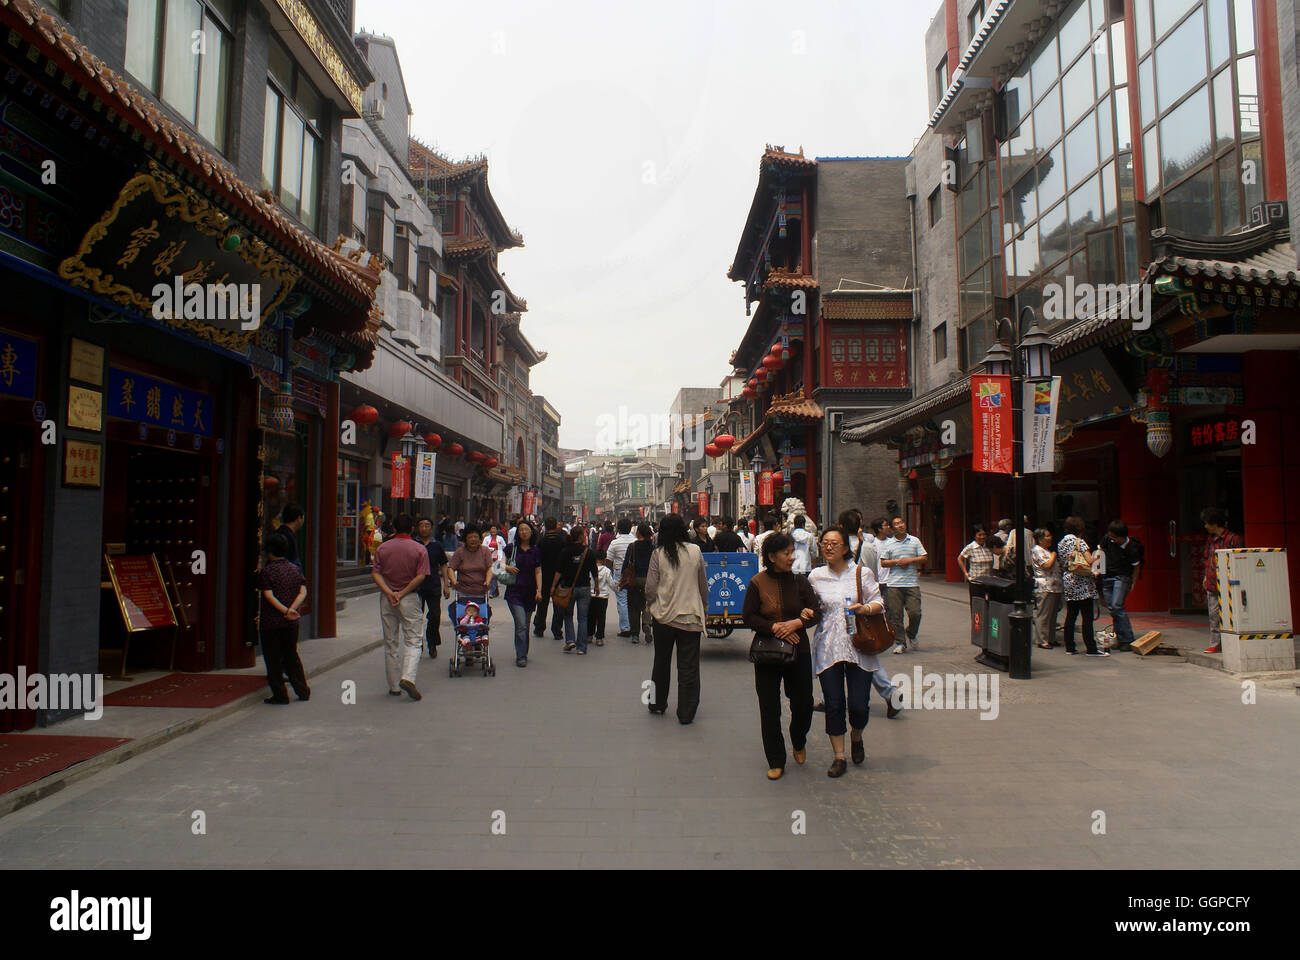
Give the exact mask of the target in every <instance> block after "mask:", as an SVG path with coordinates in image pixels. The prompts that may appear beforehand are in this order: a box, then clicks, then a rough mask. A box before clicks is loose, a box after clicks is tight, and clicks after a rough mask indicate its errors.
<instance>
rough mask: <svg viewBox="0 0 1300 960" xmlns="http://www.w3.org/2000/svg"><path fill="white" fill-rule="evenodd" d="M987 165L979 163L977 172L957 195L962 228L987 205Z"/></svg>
mask: <svg viewBox="0 0 1300 960" xmlns="http://www.w3.org/2000/svg"><path fill="white" fill-rule="evenodd" d="M987 177H988V172H987V167H985V166H984V165H983V164H981V165H980V168H979V172H978V173H977V174H976V175H975V177H974V179H972V180H971V182H970V183H968V184H967V185H966V186H965V187H963V188H962V191H961V193H960V195H959V207H960V212H961V226H962V228H963V229H964V228H965V227H966V226H967V225H968V224H970V223H973V222H974V221H975V219H976V218H977V217H979V215H980V214H981V213H983V212H984V208H985V207H986V206H987V205H988V200H987V199H986V198H987V196H988V194H987V193H986V190H987V182H988V181H987Z"/></svg>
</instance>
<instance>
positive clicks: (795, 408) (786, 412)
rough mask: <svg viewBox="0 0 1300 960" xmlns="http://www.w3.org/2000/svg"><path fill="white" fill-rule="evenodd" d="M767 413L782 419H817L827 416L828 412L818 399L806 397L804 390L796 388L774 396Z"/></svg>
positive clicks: (769, 415) (771, 416) (770, 416)
mask: <svg viewBox="0 0 1300 960" xmlns="http://www.w3.org/2000/svg"><path fill="white" fill-rule="evenodd" d="M767 415H768V417H769V418H773V417H775V418H779V419H781V420H808V421H816V420H821V419H822V418H823V417H825V416H826V413H825V411H823V410H822V407H821V404H820V403H818V402H817V401H816V400H813V399H812V398H811V397H805V396H804V395H803V391H802V390H795V391H794V392H793V393H787V394H785V395H784V396H781V397H773V398H772V402H771V404H769V406H768V408H767Z"/></svg>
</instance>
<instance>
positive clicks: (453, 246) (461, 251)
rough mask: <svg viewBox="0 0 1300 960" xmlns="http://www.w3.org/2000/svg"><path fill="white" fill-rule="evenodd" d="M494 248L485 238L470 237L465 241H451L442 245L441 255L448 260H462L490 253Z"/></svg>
mask: <svg viewBox="0 0 1300 960" xmlns="http://www.w3.org/2000/svg"><path fill="white" fill-rule="evenodd" d="M493 250H494V247H493V246H492V241H491V240H489V239H487V237H471V238H469V239H467V240H451V241H449V242H447V243H446V244H444V245H443V248H442V252H443V255H444V256H445V257H446V258H447V259H448V260H464V259H468V258H470V257H480V256H482V255H483V254H485V253H492V252H493Z"/></svg>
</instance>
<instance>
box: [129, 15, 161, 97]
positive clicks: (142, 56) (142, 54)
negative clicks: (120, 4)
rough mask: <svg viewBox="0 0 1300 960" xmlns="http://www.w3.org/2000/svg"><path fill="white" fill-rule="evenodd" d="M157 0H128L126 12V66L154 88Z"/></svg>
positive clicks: (156, 56) (156, 78)
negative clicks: (129, 1)
mask: <svg viewBox="0 0 1300 960" xmlns="http://www.w3.org/2000/svg"><path fill="white" fill-rule="evenodd" d="M159 10H160V7H159V0H131V4H130V6H129V7H128V8H127V13H126V69H127V72H128V73H130V74H131V76H133V77H135V78H136V79H137V80H139V81H141V82H142V83H143V84H144V85H145V86H146V87H148V88H149V89H150V90H156V89H157V88H158V50H157V43H156V41H157V37H158V13H159Z"/></svg>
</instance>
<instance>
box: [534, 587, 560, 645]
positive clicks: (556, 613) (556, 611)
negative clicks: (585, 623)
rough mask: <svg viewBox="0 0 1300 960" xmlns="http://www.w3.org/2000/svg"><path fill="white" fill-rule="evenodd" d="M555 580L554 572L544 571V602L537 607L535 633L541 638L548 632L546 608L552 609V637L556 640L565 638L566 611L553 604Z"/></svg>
mask: <svg viewBox="0 0 1300 960" xmlns="http://www.w3.org/2000/svg"><path fill="white" fill-rule="evenodd" d="M554 578H555V571H554V570H543V571H542V601H541V603H539V604H538V605H537V612H536V614H535V615H534V617H533V633H535V634H537V635H538V636H539V637H540V636H541V635H542V634H543V633H544V632H546V608H547V607H548V606H549V607H550V608H551V611H552V613H551V636H553V637H554V638H555V639H556V640H561V639H563V637H564V611H563V610H561V609H560V608H559V607H557V606H555V604H553V603H551V581H552V580H553V579H554Z"/></svg>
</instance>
